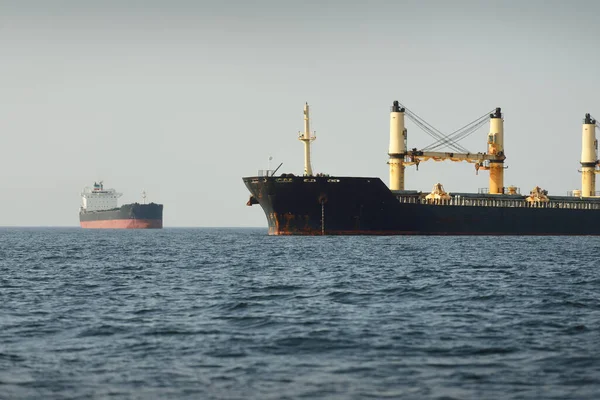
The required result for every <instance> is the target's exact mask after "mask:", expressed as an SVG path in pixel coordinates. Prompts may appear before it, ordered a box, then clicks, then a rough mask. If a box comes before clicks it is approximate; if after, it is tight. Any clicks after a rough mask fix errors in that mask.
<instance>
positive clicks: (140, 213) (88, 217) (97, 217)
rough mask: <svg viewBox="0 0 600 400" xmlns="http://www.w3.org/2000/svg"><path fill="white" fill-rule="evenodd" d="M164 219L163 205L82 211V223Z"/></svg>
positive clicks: (138, 205)
mask: <svg viewBox="0 0 600 400" xmlns="http://www.w3.org/2000/svg"><path fill="white" fill-rule="evenodd" d="M162 217H163V205H162V204H156V203H150V204H139V203H132V204H124V205H122V206H121V207H120V208H116V209H113V210H105V211H90V212H86V211H80V212H79V221H80V222H91V221H111V220H130V219H139V220H161V221H162Z"/></svg>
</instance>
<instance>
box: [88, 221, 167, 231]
mask: <svg viewBox="0 0 600 400" xmlns="http://www.w3.org/2000/svg"><path fill="white" fill-rule="evenodd" d="M81 227H82V228H92V229H160V228H162V227H163V226H162V220H160V219H110V220H104V221H81Z"/></svg>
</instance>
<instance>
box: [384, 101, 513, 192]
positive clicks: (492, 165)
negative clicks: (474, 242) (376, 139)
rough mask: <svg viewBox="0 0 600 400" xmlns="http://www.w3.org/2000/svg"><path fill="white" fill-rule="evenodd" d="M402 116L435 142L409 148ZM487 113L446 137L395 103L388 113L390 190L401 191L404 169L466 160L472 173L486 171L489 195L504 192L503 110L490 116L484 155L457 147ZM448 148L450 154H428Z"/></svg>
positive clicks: (481, 123) (480, 122) (438, 152)
mask: <svg viewBox="0 0 600 400" xmlns="http://www.w3.org/2000/svg"><path fill="white" fill-rule="evenodd" d="M405 115H406V116H408V117H409V118H411V120H412V121H413V122H415V124H417V125H418V126H419V127H421V129H423V130H424V131H425V132H426V133H428V134H429V135H431V136H432V137H434V138H435V139H436V140H437V141H436V142H435V143H433V144H432V145H430V146H427V147H425V148H424V149H422V150H418V149H416V148H413V149H408V146H407V140H406V139H407V130H406V127H405V124H404V118H405ZM487 118H488V114H487V113H486V114H485V115H484V116H482V117H480V118H478V119H477V120H475V121H473V122H471V123H469V124H468V125H466V126H465V127H463V128H461V129H459V130H457V131H455V132H452V133H451V134H449V135H446V134H443V133H442V132H440V131H439V130H437V129H435V128H434V127H432V126H431V125H429V124H428V123H427V122H425V121H424V120H423V119H421V118H420V117H419V116H418V115H416V114H415V113H413V112H411V111H410V110H408V109H407V108H406V107H404V106H402V105H401V104H400V103H399V102H398V101H394V103H393V105H392V109H391V113H390V146H389V151H388V155H389V157H390V159H389V161H388V164H389V165H390V189H391V190H404V170H405V167H406V166H409V165H415V166H416V167H417V168H418V166H419V163H421V162H423V161H428V160H434V161H443V160H450V161H466V162H469V163H473V164H475V172H476V173H478V172H479V171H480V170H489V171H490V178H489V193H490V194H502V193H504V169H505V167H504V160H505V159H506V156H505V155H504V119H503V117H502V110H501V109H500V108H496V109H495V110H494V111H492V112H491V113H490V114H489V120H490V132H489V134H488V140H487V152H485V153H483V152H480V153H471V152H469V151H468V150H467V149H466V148H464V147H462V146H461V145H459V144H458V140H461V139H463V138H465V137H467V136H468V135H470V134H472V133H473V132H475V131H476V130H477V129H478V128H479V127H481V126H482V125H483V124H484V123H485V122H486V120H487ZM444 145H445V146H448V147H450V148H451V149H452V150H453V151H452V152H441V151H431V150H435V149H437V148H439V147H441V146H444Z"/></svg>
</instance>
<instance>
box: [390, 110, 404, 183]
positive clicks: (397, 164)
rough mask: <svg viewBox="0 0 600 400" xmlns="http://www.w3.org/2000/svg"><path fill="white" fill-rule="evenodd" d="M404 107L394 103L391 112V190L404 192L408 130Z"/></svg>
mask: <svg viewBox="0 0 600 400" xmlns="http://www.w3.org/2000/svg"><path fill="white" fill-rule="evenodd" d="M404 111H405V109H404V107H400V104H399V103H398V101H397V100H396V101H394V103H393V104H392V109H391V112H390V147H389V150H388V155H389V156H390V159H389V161H388V164H389V166H390V189H391V190H404V164H403V161H404V156H405V155H406V136H407V132H406V128H405V127H404Z"/></svg>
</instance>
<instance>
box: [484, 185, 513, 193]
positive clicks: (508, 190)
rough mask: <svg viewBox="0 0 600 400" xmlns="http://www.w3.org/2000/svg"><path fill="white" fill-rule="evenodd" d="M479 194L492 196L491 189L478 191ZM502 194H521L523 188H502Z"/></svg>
mask: <svg viewBox="0 0 600 400" xmlns="http://www.w3.org/2000/svg"><path fill="white" fill-rule="evenodd" d="M477 193H478V194H490V188H486V187H484V188H479V189H477ZM502 194H521V188H520V187H516V186H505V187H504V188H502Z"/></svg>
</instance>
